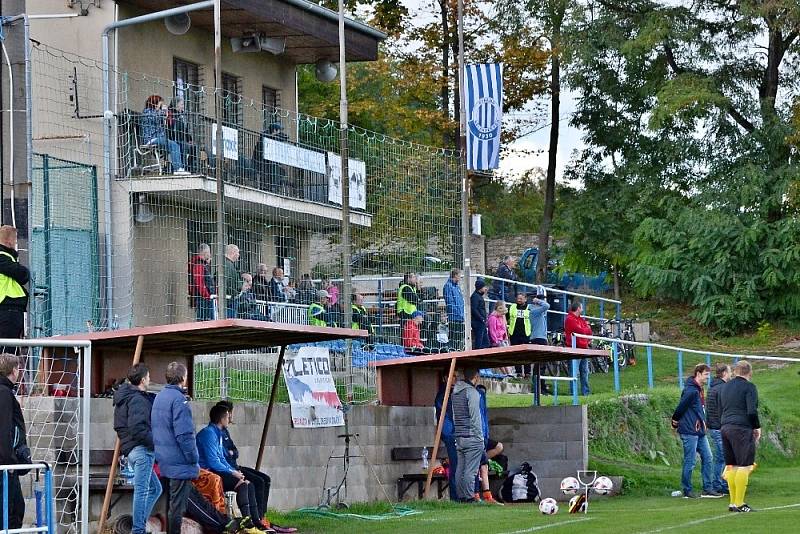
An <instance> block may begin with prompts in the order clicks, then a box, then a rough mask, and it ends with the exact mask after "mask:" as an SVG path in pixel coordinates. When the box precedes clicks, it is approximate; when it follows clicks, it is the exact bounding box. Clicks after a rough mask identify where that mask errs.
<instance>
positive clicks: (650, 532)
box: [640, 503, 800, 534]
mask: <svg viewBox="0 0 800 534" xmlns="http://www.w3.org/2000/svg"><path fill="white" fill-rule="evenodd" d="M797 507H800V503H797V504H785V505H783V506H769V507H767V508H756V509H755V512H754V513H758V512H767V511H769V510H783V509H786V508H797ZM726 517H741V516H740V515H739V514H738V513H736V512H728V513H727V514H721V515H715V516H713V517H704V518H702V519H695V520H694V521H689V522H688V523H681V524H680V525H671V526H669V527H664V528H658V529H656V530H648V531H644V532H641V533H640V534H656V533H658V532H664V531H667V530H674V529H676V528H684V527H692V526H694V525H700V524H702V523H706V522H708V521H716V520H717V519H724V518H726Z"/></svg>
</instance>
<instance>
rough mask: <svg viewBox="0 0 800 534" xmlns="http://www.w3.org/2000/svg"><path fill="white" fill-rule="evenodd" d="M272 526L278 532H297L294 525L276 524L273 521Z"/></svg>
mask: <svg viewBox="0 0 800 534" xmlns="http://www.w3.org/2000/svg"><path fill="white" fill-rule="evenodd" d="M270 528H272V530H274V531H275V532H278V534H291V533H292V532H297V529H296V528H294V527H282V526H280V525H276V524H275V523H272V525H271V526H270Z"/></svg>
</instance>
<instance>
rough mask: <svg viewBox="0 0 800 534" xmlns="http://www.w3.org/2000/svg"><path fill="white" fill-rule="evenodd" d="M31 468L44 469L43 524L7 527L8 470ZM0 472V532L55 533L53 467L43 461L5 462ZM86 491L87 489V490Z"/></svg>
mask: <svg viewBox="0 0 800 534" xmlns="http://www.w3.org/2000/svg"><path fill="white" fill-rule="evenodd" d="M31 469H36V470H39V469H42V470H44V499H45V521H46V522H47V524H46V525H45V526H37V527H29V528H12V529H10V528H8V522H9V519H8V512H9V507H8V487H9V484H8V476H9V474H8V472H9V471H16V470H20V471H29V470H31ZM0 473H2V480H3V493H2V502H3V512H2V524H1V525H0V534H23V533H25V534H27V533H30V532H47V533H48V534H56V524H55V515H54V513H53V469H52V468H51V467H50V465H49V464H47V463H45V462H37V463H31V464H6V465H0ZM87 491H88V490H87Z"/></svg>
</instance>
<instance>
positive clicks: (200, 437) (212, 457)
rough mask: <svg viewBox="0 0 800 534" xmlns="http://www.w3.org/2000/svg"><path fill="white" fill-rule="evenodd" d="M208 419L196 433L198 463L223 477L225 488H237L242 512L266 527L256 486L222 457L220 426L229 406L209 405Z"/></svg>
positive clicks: (223, 427)
mask: <svg viewBox="0 0 800 534" xmlns="http://www.w3.org/2000/svg"><path fill="white" fill-rule="evenodd" d="M209 419H210V421H209V423H208V426H206V427H205V428H204V429H203V430H201V431H200V432H198V433H197V451H198V452H199V454H200V467H202V468H203V469H208V470H209V471H211V472H212V473H214V474H215V475H218V476H219V477H220V478H221V479H222V487H223V489H224V490H225V491H233V492H236V504H237V505H238V506H239V510H240V511H241V512H242V515H243V516H245V517H249V518H250V520H251V521H252V522H253V524H254V525H255V527H256V528H258V529H261V530H266V529H267V526H266V525H265V524H264V523H263V522H262V519H263V513H264V512H263V510H258V505H257V500H256V494H255V489H254V487H253V485H252V484H250V482H248V481H247V480H246V479H245V478H244V473H242V472H241V471H239V470H238V469H236V468H234V467H233V466H232V465H231V464H230V463H228V460H227V459H225V449H224V447H223V446H222V440H223V429H225V428H227V426H228V422H229V421H230V413H229V412H228V408H227V407H225V406H222V405H220V404H217V405H215V406H214V407H212V408H211V412H210V413H209Z"/></svg>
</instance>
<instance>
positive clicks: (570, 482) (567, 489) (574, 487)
mask: <svg viewBox="0 0 800 534" xmlns="http://www.w3.org/2000/svg"><path fill="white" fill-rule="evenodd" d="M580 487H581V485H580V483H579V482H578V479H577V478H575V477H567V478H565V479H564V480H562V481H561V491H562V492H564V494H565V495H575V494H576V493H578V490H579V489H580Z"/></svg>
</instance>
